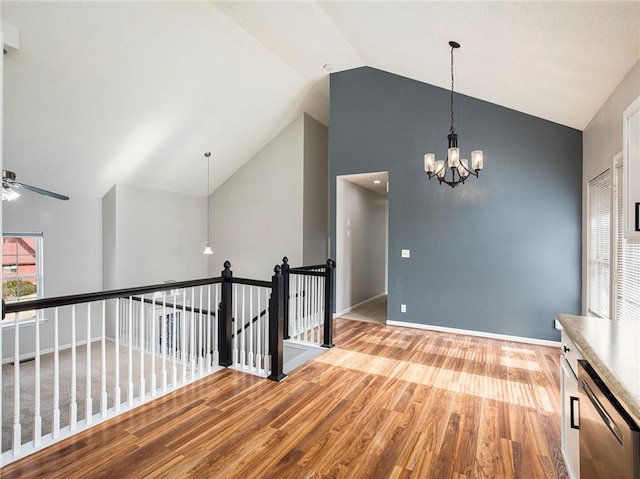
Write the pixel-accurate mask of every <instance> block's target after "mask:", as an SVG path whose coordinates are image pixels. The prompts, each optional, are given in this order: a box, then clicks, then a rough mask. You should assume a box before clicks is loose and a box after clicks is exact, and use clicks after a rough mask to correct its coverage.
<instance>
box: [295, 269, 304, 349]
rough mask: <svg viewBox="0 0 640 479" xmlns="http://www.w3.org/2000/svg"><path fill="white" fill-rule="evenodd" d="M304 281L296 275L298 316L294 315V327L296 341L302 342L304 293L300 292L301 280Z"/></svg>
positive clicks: (302, 277)
mask: <svg viewBox="0 0 640 479" xmlns="http://www.w3.org/2000/svg"><path fill="white" fill-rule="evenodd" d="M303 279H304V276H300V275H298V298H297V299H298V305H297V306H298V307H297V311H298V314H297V315H296V323H297V324H296V327H297V331H296V332H297V334H296V339H299V340H302V332H303V326H302V325H303V323H302V314H303V313H302V311H303V309H302V307H303V305H304V296H303V294H304V291H303V290H302V288H303V285H302V280H303Z"/></svg>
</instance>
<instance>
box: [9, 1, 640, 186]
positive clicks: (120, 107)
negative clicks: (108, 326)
mask: <svg viewBox="0 0 640 479" xmlns="http://www.w3.org/2000/svg"><path fill="white" fill-rule="evenodd" d="M1 9H2V21H3V22H5V23H7V24H10V25H11V26H14V27H17V28H18V29H19V30H20V50H19V51H17V52H14V53H11V54H9V55H6V56H5V57H4V168H5V169H9V170H13V171H15V172H16V173H17V175H18V180H20V181H23V182H25V183H29V184H33V185H37V186H40V187H43V188H46V189H50V190H54V191H59V192H61V193H64V194H67V195H69V196H72V197H73V196H85V197H93V198H100V197H102V196H103V195H104V194H105V193H106V192H107V191H108V189H109V188H110V187H111V186H112V185H113V184H114V183H125V184H129V185H135V186H142V187H149V188H155V189H161V190H167V191H174V192H179V193H190V194H195V195H205V194H206V191H207V184H206V178H205V177H206V162H205V160H204V157H203V153H204V152H205V151H211V152H212V172H211V181H212V187H217V186H218V185H220V184H221V183H222V182H223V181H224V180H226V179H227V178H228V177H229V176H230V175H232V174H233V172H234V171H236V170H237V169H238V168H240V167H241V166H242V165H243V164H244V163H245V162H246V161H248V160H249V159H251V157H252V156H253V155H254V154H255V153H256V152H258V151H259V150H260V149H261V148H262V147H264V146H265V145H266V144H267V143H268V142H269V141H270V140H271V139H272V138H273V137H274V136H275V135H276V134H277V133H278V132H279V131H281V130H282V129H283V128H284V127H285V126H286V125H288V124H289V123H290V122H291V121H293V120H294V119H295V118H296V117H297V116H298V115H299V114H300V113H302V112H303V111H306V112H308V113H309V114H311V115H312V116H314V117H315V118H317V119H318V120H320V121H322V122H324V123H325V124H327V125H328V124H329V101H328V97H329V82H328V75H329V72H328V71H327V70H326V69H325V68H323V65H325V64H330V65H331V66H332V70H331V71H333V72H336V71H341V70H345V69H350V68H355V67H360V66H363V65H367V66H371V67H374V68H379V69H382V70H386V71H389V72H392V73H396V74H399V75H403V76H406V77H409V78H413V79H416V80H419V81H423V82H426V83H430V84H433V85H437V86H440V87H443V88H449V87H450V77H449V75H450V73H449V54H450V51H449V47H448V45H447V42H448V41H449V40H456V41H458V42H460V43H461V44H462V48H461V49H460V50H458V51H457V52H456V57H455V58H456V91H459V92H460V93H464V94H467V95H471V96H474V97H476V98H480V99H483V100H486V101H489V102H493V103H496V104H499V105H503V106H505V107H508V108H513V109H516V110H519V111H522V112H525V113H529V114H532V115H535V116H538V117H541V118H545V119H548V120H551V121H554V122H557V123H560V124H563V125H567V126H570V127H573V128H577V129H583V128H584V127H585V126H586V125H587V124H588V123H589V121H590V120H591V118H592V117H593V116H594V115H595V113H596V112H597V111H598V109H599V108H600V106H601V105H602V104H603V103H604V101H605V100H606V99H607V97H608V96H609V95H610V94H611V92H612V91H613V90H614V88H615V87H616V85H617V84H618V83H619V82H620V81H621V80H622V78H623V77H624V75H625V74H626V73H627V72H628V71H629V70H630V68H631V67H632V66H633V65H634V64H635V62H636V61H638V59H639V58H640V3H639V2H636V1H632V2H522V1H513V2H455V1H452V2H397V1H386V2H342V1H331V2H317V1H300V2H264V1H259V2H238V1H234V2H202V1H199V2H187V1H177V2H151V1H149V2H95V1H94V2H84V1H82V2H56V1H49V2H22V1H16V2H12V1H4V0H3V1H2V4H1ZM444 116H445V117H446V114H445V115H444ZM445 117H443V121H446V118H445Z"/></svg>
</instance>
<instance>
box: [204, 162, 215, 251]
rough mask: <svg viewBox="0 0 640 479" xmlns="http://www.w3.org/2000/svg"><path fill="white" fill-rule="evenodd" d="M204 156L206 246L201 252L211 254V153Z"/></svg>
mask: <svg viewBox="0 0 640 479" xmlns="http://www.w3.org/2000/svg"><path fill="white" fill-rule="evenodd" d="M204 157H205V158H206V159H207V246H205V248H204V251H203V252H202V254H213V250H212V249H211V240H210V238H209V235H210V233H209V196H211V182H210V180H209V174H210V167H211V153H210V152H208V151H207V152H206V153H205V154H204Z"/></svg>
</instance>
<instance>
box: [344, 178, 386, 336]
mask: <svg viewBox="0 0 640 479" xmlns="http://www.w3.org/2000/svg"><path fill="white" fill-rule="evenodd" d="M388 192H389V173H388V172H387V171H380V172H372V173H361V174H355V175H343V176H338V177H337V178H336V263H337V264H338V267H337V268H336V298H335V301H336V312H337V316H339V317H342V318H346V319H353V320H358V321H369V322H377V323H381V324H385V323H386V320H387V285H388V282H387V281H388V280H387V276H388V239H389V234H388V224H389V220H388V218H389V201H388V196H389V193H388Z"/></svg>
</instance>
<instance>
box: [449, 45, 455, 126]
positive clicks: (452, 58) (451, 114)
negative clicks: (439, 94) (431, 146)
mask: <svg viewBox="0 0 640 479" xmlns="http://www.w3.org/2000/svg"><path fill="white" fill-rule="evenodd" d="M450 131H451V134H454V133H455V132H456V129H455V128H454V126H453V47H451V129H450Z"/></svg>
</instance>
